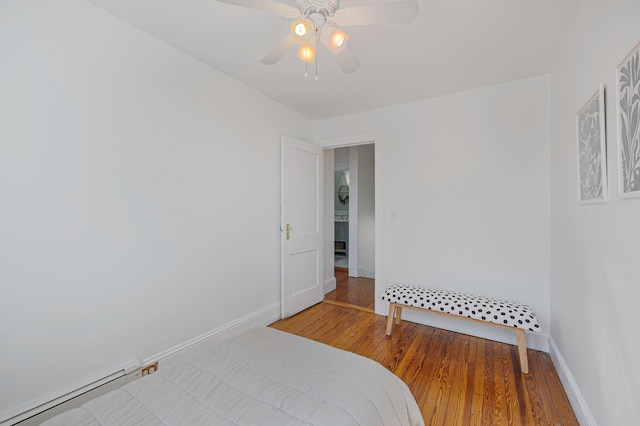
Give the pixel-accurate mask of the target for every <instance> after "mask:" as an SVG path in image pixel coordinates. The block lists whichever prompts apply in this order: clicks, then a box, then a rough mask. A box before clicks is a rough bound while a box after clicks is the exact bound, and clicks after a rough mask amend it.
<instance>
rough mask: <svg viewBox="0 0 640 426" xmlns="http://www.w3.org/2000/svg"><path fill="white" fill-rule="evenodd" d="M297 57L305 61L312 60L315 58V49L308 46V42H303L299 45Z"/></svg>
mask: <svg viewBox="0 0 640 426" xmlns="http://www.w3.org/2000/svg"><path fill="white" fill-rule="evenodd" d="M298 58H300V59H302V60H303V61H305V62H313V60H314V59H315V58H316V49H314V48H313V47H311V46H309V45H308V44H304V45H302V46H300V50H298Z"/></svg>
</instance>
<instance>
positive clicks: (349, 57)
mask: <svg viewBox="0 0 640 426" xmlns="http://www.w3.org/2000/svg"><path fill="white" fill-rule="evenodd" d="M334 57H335V58H336V62H337V63H338V65H339V66H340V68H342V71H343V72H344V73H345V74H348V73H350V72H354V71H355V70H357V69H358V68H360V61H358V58H356V55H354V54H353V52H352V51H351V49H349V46H345V47H344V49H342V51H341V52H340V53H338V54H336V55H334Z"/></svg>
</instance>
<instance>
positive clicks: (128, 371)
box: [0, 360, 141, 426]
mask: <svg viewBox="0 0 640 426" xmlns="http://www.w3.org/2000/svg"><path fill="white" fill-rule="evenodd" d="M140 366H141V364H140V361H138V360H132V361H130V362H128V363H127V364H126V365H125V366H123V367H122V369H121V370H118V371H116V372H115V373H112V374H108V375H107V376H105V377H103V378H101V379H97V380H94V381H92V382H91V383H88V384H86V385H84V386H81V387H79V388H77V389H74V390H70V391H67V392H65V393H63V394H62V395H60V394H58V393H56V394H57V395H58V396H57V397H53V395H51V396H50V398H51V399H49V398H44V399H45V400H47V402H44V403H40V404H36V405H32V406H27V407H24V408H22V409H20V410H19V411H18V412H14V413H12V414H9V415H8V416H6V417H4V418H2V419H0V425H2V426H4V425H14V424H16V423H20V422H24V421H25V420H28V419H31V418H32V417H35V416H38V415H40V414H43V413H45V412H46V411H48V410H51V409H54V408H55V407H60V409H59V410H56V413H57V412H58V411H59V412H62V411H65V410H67V409H70V408H73V406H72V405H69V406H65V407H64V408H62V406H63V405H64V404H68V403H70V402H71V401H73V400H74V399H76V398H79V397H82V396H85V397H84V398H81V401H77V404H74V405H77V406H80V405H82V404H83V403H84V402H85V400H88V399H91V398H95V397H97V396H99V395H101V394H102V393H106V392H108V391H110V390H111V389H114V388H116V387H120V386H122V385H124V384H125V383H126V382H128V381H131V380H135V379H136V378H138V377H139V376H140V374H139V370H140ZM123 378H124V379H125V380H120V379H123ZM117 382H121V383H117ZM107 385H110V386H107ZM101 388H105V389H103V390H102V391H100V389H101ZM89 394H90V396H89ZM79 399H80V398H79ZM53 415H54V414H51V417H52V416H53ZM44 420H45V419H42V420H40V421H38V423H40V422H41V421H44Z"/></svg>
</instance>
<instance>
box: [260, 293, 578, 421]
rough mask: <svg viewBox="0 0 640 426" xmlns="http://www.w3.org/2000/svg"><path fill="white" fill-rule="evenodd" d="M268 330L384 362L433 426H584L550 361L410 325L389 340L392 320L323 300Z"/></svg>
mask: <svg viewBox="0 0 640 426" xmlns="http://www.w3.org/2000/svg"><path fill="white" fill-rule="evenodd" d="M270 327H273V328H277V329H279V330H283V331H287V332H290V333H293V334H297V335H299V336H303V337H307V338H309V339H313V340H316V341H319V342H323V343H326V344H328V345H331V346H334V347H337V348H340V349H344V350H347V351H351V352H355V353H357V354H360V355H363V356H366V357H368V358H371V359H374V360H376V361H378V362H380V363H381V364H382V365H383V366H385V367H386V368H387V369H389V370H390V371H392V372H393V373H395V374H396V375H397V376H398V377H400V378H401V379H403V380H404V381H405V382H406V383H407V385H408V386H409V388H410V389H411V391H412V393H413V395H414V397H415V398H416V401H417V402H418V405H419V406H420V409H421V410H422V414H423V416H424V420H425V424H427V425H465V426H466V425H510V426H511V425H554V426H556V425H578V421H577V419H576V417H575V415H574V413H573V410H572V408H571V405H570V403H569V400H568V398H567V396H566V394H565V392H564V389H563V388H562V385H561V383H560V379H559V377H558V374H557V372H556V370H555V368H554V366H553V363H552V361H551V358H550V356H549V355H548V354H546V353H544V352H539V351H534V350H531V349H529V351H528V355H529V371H530V372H529V374H521V373H520V368H519V364H518V354H517V348H516V347H515V346H512V345H507V344H504V343H498V342H494V341H491V340H485V339H481V338H477V337H472V336H468V335H464V334H459V333H454V332H450V331H446V330H441V329H437V328H433V327H429V326H425V325H420V324H416V323H412V322H408V321H402V323H401V324H400V326H394V331H393V335H392V336H391V338H387V337H386V335H385V327H386V317H384V316H380V315H375V314H372V313H369V312H364V311H362V310H360V309H351V308H348V307H343V306H338V305H334V304H330V303H325V302H323V303H319V304H317V305H315V306H312V307H311V308H309V309H307V310H305V311H303V312H301V313H299V314H297V315H295V316H293V317H291V318H288V319H285V320H280V321H277V322H275V323H273V324H271V326H270Z"/></svg>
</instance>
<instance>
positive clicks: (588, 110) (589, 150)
mask: <svg viewBox="0 0 640 426" xmlns="http://www.w3.org/2000/svg"><path fill="white" fill-rule="evenodd" d="M576 133H577V142H578V201H579V202H580V203H582V204H593V203H606V202H607V148H606V140H605V138H606V136H605V135H606V133H605V111H604V85H603V84H600V89H599V90H598V91H597V92H596V93H594V95H593V96H591V98H589V100H588V101H587V103H586V104H585V105H584V106H583V107H582V109H580V111H579V112H578V114H577V115H576Z"/></svg>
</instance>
